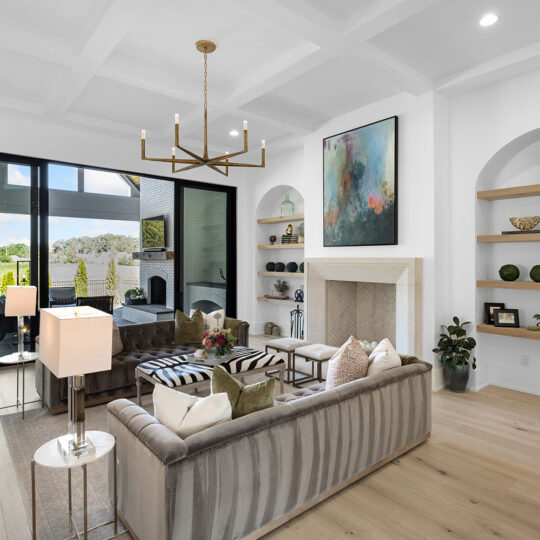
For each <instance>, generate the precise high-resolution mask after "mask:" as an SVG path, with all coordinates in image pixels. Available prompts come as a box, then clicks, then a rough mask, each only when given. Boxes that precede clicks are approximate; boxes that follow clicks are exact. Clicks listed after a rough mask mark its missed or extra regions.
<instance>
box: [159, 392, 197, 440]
mask: <svg viewBox="0 0 540 540" xmlns="http://www.w3.org/2000/svg"><path fill="white" fill-rule="evenodd" d="M152 399H153V401H154V416H155V417H156V420H157V421H158V422H160V423H161V424H163V425H164V426H166V427H168V428H169V429H170V430H171V431H174V433H176V434H178V432H179V431H180V426H181V425H182V422H183V420H184V418H185V416H186V414H187V412H188V410H189V408H190V407H192V406H193V405H194V404H195V402H196V401H197V400H198V399H199V398H198V397H195V396H190V395H189V394H184V392H178V391H176V390H173V389H172V388H167V387H166V386H163V385H162V384H156V385H155V386H154V393H153V394H152Z"/></svg>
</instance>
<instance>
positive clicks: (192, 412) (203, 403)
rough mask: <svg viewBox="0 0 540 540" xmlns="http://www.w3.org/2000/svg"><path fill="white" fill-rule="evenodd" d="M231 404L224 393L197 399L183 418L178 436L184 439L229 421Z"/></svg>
mask: <svg viewBox="0 0 540 540" xmlns="http://www.w3.org/2000/svg"><path fill="white" fill-rule="evenodd" d="M231 412H232V411H231V403H230V402H229V398H228V397H227V394H226V393H225V392H223V393H221V394H212V395H210V396H208V397H205V398H199V399H197V401H196V402H195V403H194V404H193V406H192V407H191V409H189V411H188V413H187V414H186V416H185V417H184V420H183V421H182V424H181V425H180V429H179V430H178V431H177V432H176V433H177V434H178V436H180V437H182V439H185V438H186V437H189V436H190V435H193V434H194V433H197V432H198V431H202V430H203V429H207V428H209V427H212V426H215V425H216V424H221V423H222V422H226V421H227V420H230V419H231Z"/></svg>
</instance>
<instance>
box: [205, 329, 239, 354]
mask: <svg viewBox="0 0 540 540" xmlns="http://www.w3.org/2000/svg"><path fill="white" fill-rule="evenodd" d="M235 341H236V338H235V337H234V336H233V335H231V329H230V328H228V329H227V330H225V329H222V330H214V331H213V332H205V334H204V335H203V337H202V344H203V345H204V346H205V348H207V349H212V348H215V350H216V356H225V355H226V354H230V353H231V351H232V349H233V347H234V342H235Z"/></svg>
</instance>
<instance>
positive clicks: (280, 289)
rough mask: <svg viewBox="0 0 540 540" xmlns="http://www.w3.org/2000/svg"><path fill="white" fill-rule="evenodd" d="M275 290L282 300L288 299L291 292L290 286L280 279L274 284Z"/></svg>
mask: <svg viewBox="0 0 540 540" xmlns="http://www.w3.org/2000/svg"><path fill="white" fill-rule="evenodd" d="M274 289H276V291H277V293H278V296H281V297H282V298H286V297H287V291H288V290H289V286H288V285H287V282H286V281H281V279H278V280H277V281H276V282H275V283H274Z"/></svg>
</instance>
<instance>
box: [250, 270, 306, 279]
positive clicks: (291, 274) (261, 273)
mask: <svg viewBox="0 0 540 540" xmlns="http://www.w3.org/2000/svg"><path fill="white" fill-rule="evenodd" d="M257 274H259V276H272V277H299V278H303V277H304V273H303V272H265V271H264V270H260V271H259V272H257Z"/></svg>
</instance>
